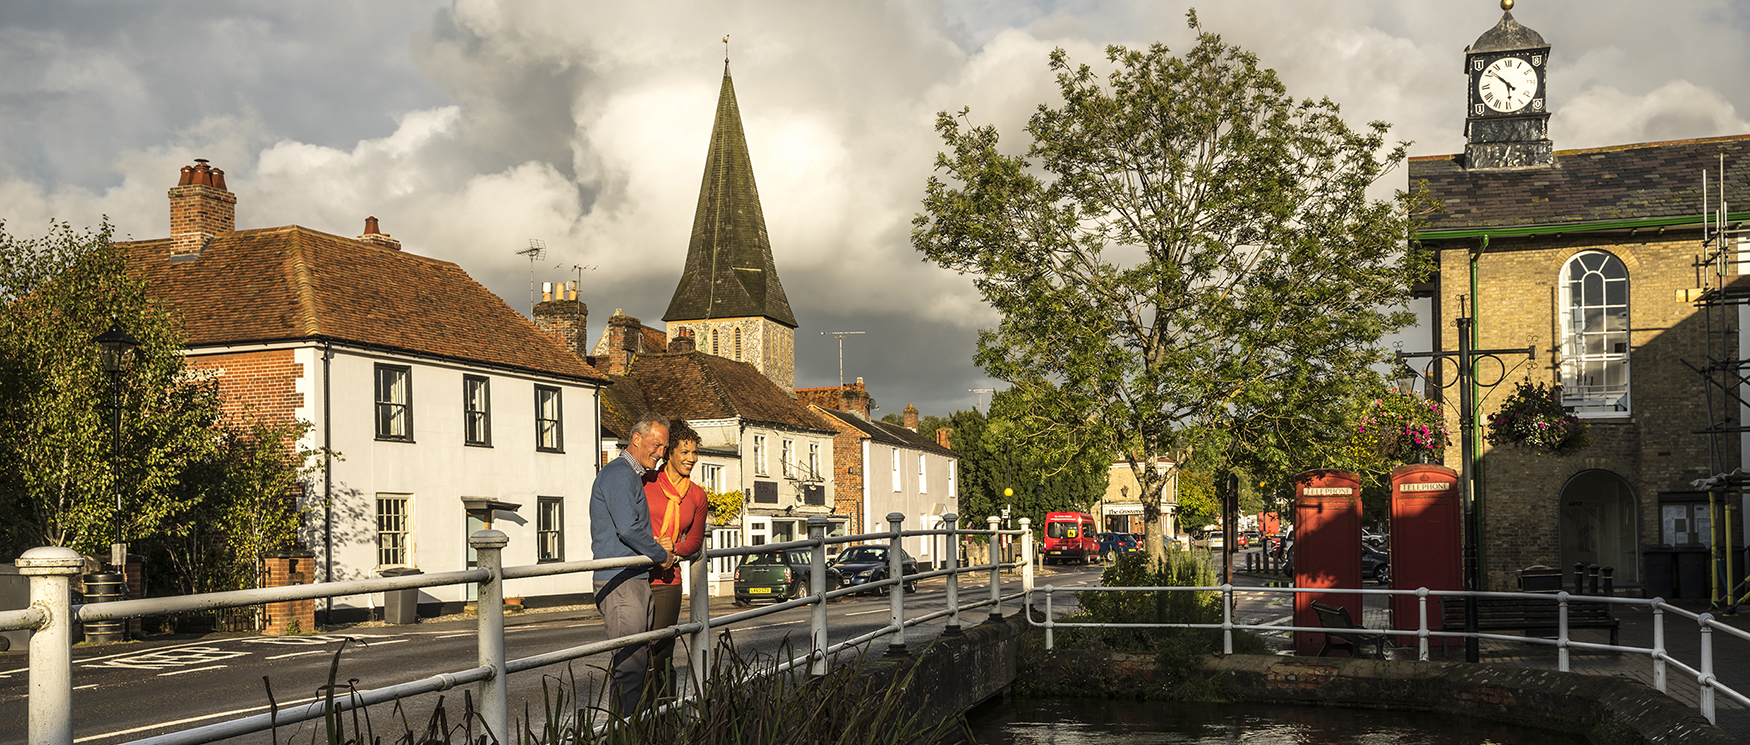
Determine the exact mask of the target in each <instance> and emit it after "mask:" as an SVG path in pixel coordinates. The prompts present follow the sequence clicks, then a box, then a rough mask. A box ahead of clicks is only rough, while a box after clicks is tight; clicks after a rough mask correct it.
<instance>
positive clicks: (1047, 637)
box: [1045, 585, 1057, 652]
mask: <svg viewBox="0 0 1750 745" xmlns="http://www.w3.org/2000/svg"><path fill="white" fill-rule="evenodd" d="M1055 589H1057V588H1055V587H1053V586H1051V585H1046V586H1045V651H1047V652H1050V651H1051V619H1052V616H1051V591H1052V590H1055Z"/></svg>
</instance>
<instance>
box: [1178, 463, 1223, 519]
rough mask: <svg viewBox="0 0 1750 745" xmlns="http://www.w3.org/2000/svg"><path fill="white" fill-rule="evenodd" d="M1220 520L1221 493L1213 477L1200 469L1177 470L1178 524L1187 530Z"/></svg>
mask: <svg viewBox="0 0 1750 745" xmlns="http://www.w3.org/2000/svg"><path fill="white" fill-rule="evenodd" d="M1220 521H1221V493H1220V492H1218V491H1216V488H1215V479H1214V478H1213V477H1211V476H1210V475H1209V474H1207V473H1204V472H1202V471H1190V470H1185V471H1180V472H1179V525H1180V526H1181V527H1183V528H1185V529H1188V530H1202V529H1203V526H1205V525H1211V524H1215V523H1218V522H1220Z"/></svg>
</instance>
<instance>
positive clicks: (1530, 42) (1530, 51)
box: [1464, 0, 1555, 170]
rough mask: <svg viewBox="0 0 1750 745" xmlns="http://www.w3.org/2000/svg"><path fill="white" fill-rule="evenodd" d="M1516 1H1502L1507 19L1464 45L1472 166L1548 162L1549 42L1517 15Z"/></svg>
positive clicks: (1468, 162) (1467, 149) (1467, 153)
mask: <svg viewBox="0 0 1750 745" xmlns="http://www.w3.org/2000/svg"><path fill="white" fill-rule="evenodd" d="M1512 9H1513V0H1501V21H1500V22H1499V23H1496V24H1495V27H1494V28H1491V29H1489V30H1488V31H1486V32H1484V33H1483V35H1482V36H1479V37H1477V41H1476V43H1475V44H1472V45H1470V47H1469V48H1467V49H1465V50H1464V52H1465V53H1464V71H1465V74H1466V75H1467V76H1469V78H1470V80H1469V83H1470V94H1469V96H1468V97H1467V106H1466V108H1465V120H1464V133H1465V140H1466V143H1465V146H1464V164H1465V168H1468V169H1473V170H1474V169H1486V168H1534V167H1540V166H1541V167H1548V166H1549V165H1550V164H1551V163H1552V162H1553V161H1552V160H1551V157H1550V154H1551V152H1552V151H1553V150H1554V149H1555V148H1554V145H1552V144H1551V143H1550V139H1549V105H1548V99H1547V98H1545V96H1544V92H1545V90H1546V86H1545V82H1546V80H1547V78H1548V75H1547V73H1548V71H1549V44H1548V43H1545V42H1544V40H1543V37H1542V36H1540V35H1539V34H1538V33H1537V32H1536V31H1533V30H1531V29H1529V28H1526V27H1524V26H1521V25H1519V22H1518V21H1515V20H1513V12H1512Z"/></svg>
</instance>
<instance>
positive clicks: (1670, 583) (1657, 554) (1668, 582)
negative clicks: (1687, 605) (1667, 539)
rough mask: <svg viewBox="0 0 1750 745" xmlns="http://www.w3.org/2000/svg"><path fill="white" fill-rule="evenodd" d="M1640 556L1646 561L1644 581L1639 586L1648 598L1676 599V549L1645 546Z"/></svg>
mask: <svg viewBox="0 0 1750 745" xmlns="http://www.w3.org/2000/svg"><path fill="white" fill-rule="evenodd" d="M1641 555H1642V556H1644V557H1646V560H1647V577H1646V581H1645V582H1643V583H1642V584H1641V587H1642V588H1643V592H1644V593H1645V594H1646V596H1647V597H1649V598H1665V599H1666V600H1675V599H1677V549H1675V548H1672V547H1670V546H1646V547H1644V548H1642V549H1641Z"/></svg>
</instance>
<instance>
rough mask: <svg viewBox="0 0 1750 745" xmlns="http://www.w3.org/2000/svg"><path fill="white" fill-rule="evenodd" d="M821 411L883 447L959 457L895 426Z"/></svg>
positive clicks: (920, 435)
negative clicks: (888, 446)
mask: <svg viewBox="0 0 1750 745" xmlns="http://www.w3.org/2000/svg"><path fill="white" fill-rule="evenodd" d="M821 411H824V412H826V413H827V415H828V416H831V417H833V418H834V419H837V420H839V421H841V422H844V423H845V424H848V425H850V426H852V427H855V428H857V429H858V430H860V431H862V433H863V434H864V436H866V437H868V438H869V439H870V440H873V441H875V442H879V443H881V444H883V445H892V446H896V447H904V448H911V449H913V450H925V451H928V452H932V453H937V454H939V455H946V456H948V457H950V458H958V457H959V455H957V454H956V453H955V452H954V451H952V450H949V449H948V448H945V447H942V444H941V443H939V442H936V441H935V440H933V439H931V438H928V437H925V436H923V435H922V434H921V433H918V432H913V431H911V430H909V429H906V428H904V427H901V426H899V425H897V424H889V423H887V422H883V421H881V420H879V419H864V418H862V417H860V416H857V415H856V414H852V413H849V412H844V411H835V410H833V409H821Z"/></svg>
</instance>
